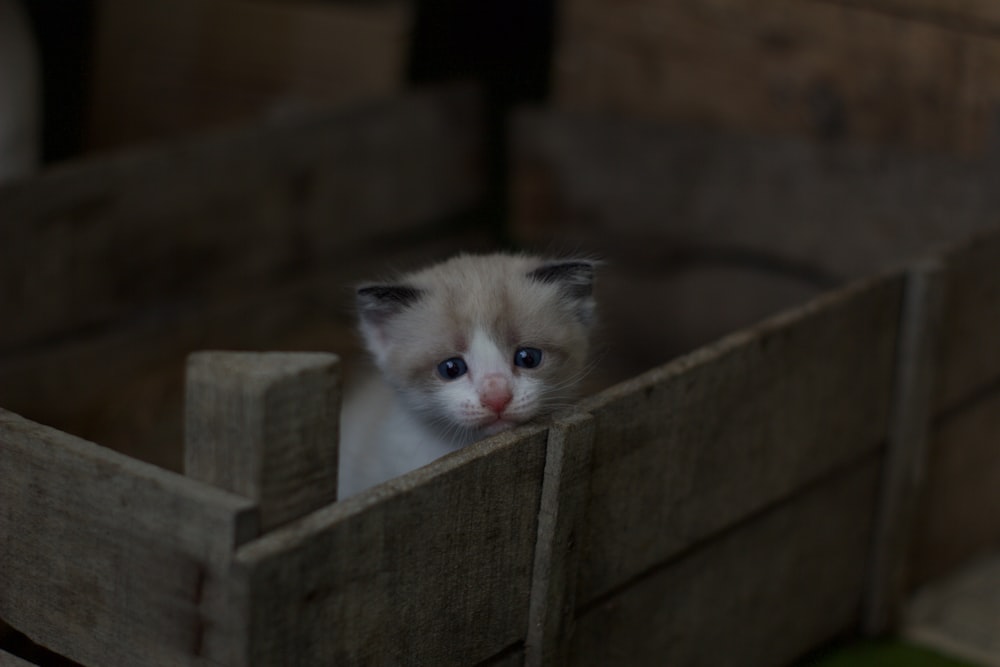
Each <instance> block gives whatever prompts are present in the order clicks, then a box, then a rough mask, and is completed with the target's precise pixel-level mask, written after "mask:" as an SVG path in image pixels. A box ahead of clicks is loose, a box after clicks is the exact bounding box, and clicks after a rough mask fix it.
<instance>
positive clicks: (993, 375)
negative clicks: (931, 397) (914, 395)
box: [935, 227, 1000, 413]
mask: <svg viewBox="0 0 1000 667" xmlns="http://www.w3.org/2000/svg"><path fill="white" fill-rule="evenodd" d="M943 261H944V264H945V296H944V299H945V302H944V308H945V312H944V326H943V329H942V331H941V350H940V357H941V358H940V362H939V364H940V368H941V371H940V373H939V376H940V377H939V382H938V385H937V387H936V389H937V391H936V392H935V408H936V411H937V412H938V413H940V412H942V411H945V410H949V409H954V408H956V407H957V406H960V405H961V404H962V403H963V402H964V401H967V400H970V399H973V398H975V396H976V394H978V393H979V392H982V391H986V390H988V389H989V388H990V387H992V386H995V385H996V384H997V383H998V382H1000V345H998V344H997V332H998V331H1000V228H996V227H994V228H993V229H991V230H989V231H986V232H983V233H981V234H978V235H975V236H973V237H972V238H970V239H969V240H967V241H965V242H963V243H961V244H960V245H959V246H958V247H956V248H954V249H952V250H951V251H950V252H948V253H947V254H945V256H944V258H943Z"/></svg>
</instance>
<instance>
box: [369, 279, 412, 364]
mask: <svg viewBox="0 0 1000 667" xmlns="http://www.w3.org/2000/svg"><path fill="white" fill-rule="evenodd" d="M422 294H423V293H422V292H421V291H420V290H418V289H417V288H415V287H410V286H409V285H362V286H361V287H359V288H358V292H357V304H358V317H359V319H360V324H361V333H362V335H363V336H364V338H365V343H366V344H367V345H368V349H369V350H371V352H372V354H374V355H375V360H376V362H378V364H379V365H381V364H382V361H383V359H384V358H385V354H386V351H387V350H386V342H387V339H388V336H386V327H387V326H388V323H389V320H391V319H392V318H393V317H394V316H395V315H397V314H399V313H400V312H402V311H403V310H405V309H406V308H409V307H410V306H412V305H413V304H414V303H416V302H417V301H419V300H420V297H421V296H422Z"/></svg>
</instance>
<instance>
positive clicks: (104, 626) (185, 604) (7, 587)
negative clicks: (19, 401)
mask: <svg viewBox="0 0 1000 667" xmlns="http://www.w3.org/2000/svg"><path fill="white" fill-rule="evenodd" d="M0 508H2V509H0V536H2V537H0V563H2V565H0V617H3V620H4V621H6V622H9V623H10V624H11V626H13V627H15V628H16V629H17V630H18V631H20V632H23V633H24V634H25V635H26V636H27V637H29V638H30V639H31V640H32V641H33V642H36V643H38V644H39V645H41V646H43V647H45V648H47V649H49V650H52V651H54V652H56V653H59V654H61V655H64V656H66V657H68V658H70V659H73V660H77V661H81V662H84V663H86V664H101V665H103V664H108V665H111V664H136V660H137V656H139V655H141V656H142V662H143V663H144V664H149V665H162V664H195V663H198V661H200V660H205V659H207V660H217V661H221V662H223V663H225V662H226V661H227V660H228V659H229V657H231V656H232V655H234V653H235V652H236V651H238V647H237V645H238V642H239V635H240V634H241V632H242V631H243V630H242V626H243V621H242V619H241V617H240V615H239V613H238V611H237V610H235V609H234V608H233V607H232V606H231V605H230V600H229V598H228V597H227V592H226V584H225V579H226V577H227V572H228V570H229V563H230V562H231V560H232V558H233V553H234V550H235V549H237V548H238V547H239V546H240V545H242V544H244V543H246V542H248V541H250V540H252V539H253V538H255V537H256V536H257V535H258V534H259V528H258V526H259V515H258V511H257V508H256V506H255V505H254V504H253V502H252V501H251V500H248V499H246V498H243V497H239V496H236V495H233V494H231V493H228V492H225V491H222V490H220V489H217V488H215V487H212V486H210V485H207V484H203V483H201V482H198V481H197V480H193V479H188V478H186V477H184V476H182V475H178V474H176V473H172V472H168V471H166V470H162V469H160V468H157V467H156V466H152V465H149V464H146V463H143V462H141V461H137V460H134V459H130V458H129V457H127V456H124V455H122V454H119V453H116V452H113V451H110V450H108V449H106V448H104V447H101V446H99V445H96V444H94V443H91V442H87V441H85V440H82V439H80V438H77V437H75V436H72V435H70V434H67V433H63V432H61V431H58V430H56V429H53V428H50V427H47V426H43V425H41V424H37V423H35V422H32V421H30V420H28V419H25V418H23V417H20V416H18V415H16V414H14V413H11V412H8V411H5V410H0ZM8 537H10V538H11V539H7V538H8ZM137 610H141V611H142V613H141V614H137ZM198 664H200V663H198Z"/></svg>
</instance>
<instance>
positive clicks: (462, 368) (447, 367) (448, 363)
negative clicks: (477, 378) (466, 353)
mask: <svg viewBox="0 0 1000 667" xmlns="http://www.w3.org/2000/svg"><path fill="white" fill-rule="evenodd" d="M468 372H469V367H468V366H466V365H465V360H464V359H462V358H461V357H452V358H451V359H445V360H444V361H442V362H441V363H440V364H438V374H439V375H440V376H441V377H443V378H444V379H445V380H454V379H455V378H459V377H462V376H463V375H465V374H466V373H468Z"/></svg>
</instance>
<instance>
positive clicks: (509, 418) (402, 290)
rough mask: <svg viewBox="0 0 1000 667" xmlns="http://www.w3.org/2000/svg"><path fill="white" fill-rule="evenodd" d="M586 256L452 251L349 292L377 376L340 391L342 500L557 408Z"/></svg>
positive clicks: (576, 354) (574, 357)
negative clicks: (428, 264) (354, 293)
mask: <svg viewBox="0 0 1000 667" xmlns="http://www.w3.org/2000/svg"><path fill="white" fill-rule="evenodd" d="M593 276H594V265H593V263H591V262H589V261H586V260H545V259H541V258H538V257H529V256H525V255H504V254H496V255H484V256H472V255H461V256H458V257H455V258H453V259H451V260H448V261H446V262H443V263H441V264H437V265H435V266H432V267H430V268H427V269H424V270H422V271H418V272H415V273H411V274H408V275H405V276H402V277H400V278H399V279H398V280H396V281H393V282H391V283H387V284H373V285H365V286H362V287H361V288H359V289H358V293H357V298H358V311H359V316H360V325H361V333H362V335H363V337H364V341H365V344H366V346H367V348H368V350H369V351H370V352H371V354H372V357H373V359H374V361H375V364H376V365H377V366H378V368H379V370H380V371H381V375H382V377H377V376H375V375H374V374H371V376H370V377H368V378H366V380H365V381H364V382H363V383H362V384H361V386H359V387H357V388H356V389H355V390H354V391H349V392H348V395H347V398H346V399H345V402H344V409H343V414H342V420H341V444H340V447H341V454H340V479H339V485H340V491H339V495H340V497H341V498H343V497H346V496H348V495H351V494H353V493H356V492H358V491H360V490H362V489H364V488H367V487H369V486H372V485H374V484H377V483H379V482H382V481H384V480H386V479H390V478H392V477H395V476H397V475H400V474H402V473H404V472H407V471H409V470H413V469H415V468H418V467H420V466H422V465H425V464H427V463H429V462H431V461H433V460H434V459H436V458H438V457H439V456H442V455H444V454H447V453H448V452H451V451H454V450H455V449H458V448H459V447H462V446H465V445H467V444H469V443H470V442H473V441H474V440H477V439H479V438H482V437H484V436H486V435H491V434H493V433H497V432H499V431H502V430H504V429H507V428H510V427H512V426H515V425H517V424H521V423H523V422H525V421H528V420H529V419H532V418H534V417H538V416H540V415H545V414H547V413H549V412H551V411H552V410H554V409H555V408H557V407H559V406H561V405H565V404H566V403H567V402H568V401H569V400H570V399H571V398H572V396H573V393H574V390H575V388H576V385H577V383H578V381H579V380H580V378H581V377H582V375H583V373H584V366H585V364H586V360H587V350H588V347H589V337H590V329H591V324H592V322H593V319H594V299H593V296H592V284H593Z"/></svg>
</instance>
